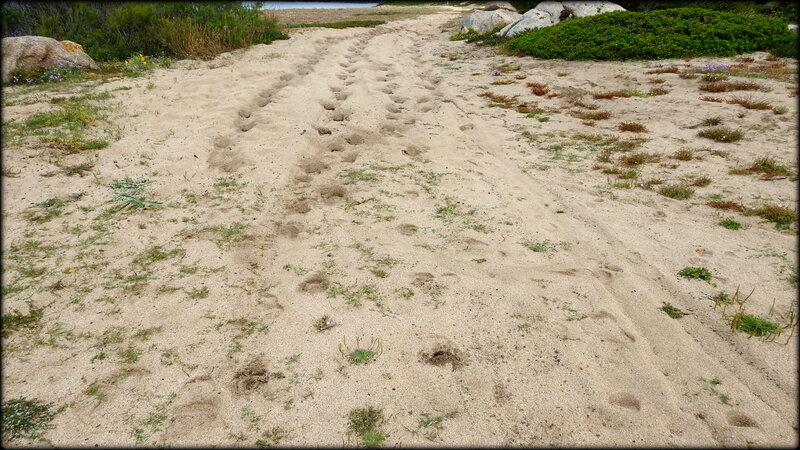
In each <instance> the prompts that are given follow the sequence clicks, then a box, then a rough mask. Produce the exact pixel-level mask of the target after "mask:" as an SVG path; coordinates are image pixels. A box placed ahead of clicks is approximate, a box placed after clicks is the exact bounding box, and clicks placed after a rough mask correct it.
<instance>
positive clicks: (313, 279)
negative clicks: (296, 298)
mask: <svg viewBox="0 0 800 450" xmlns="http://www.w3.org/2000/svg"><path fill="white" fill-rule="evenodd" d="M327 283H328V277H326V276H325V274H324V273H322V272H317V273H315V274H313V275H310V276H309V277H307V278H306V279H305V280H303V282H302V283H300V284H299V285H298V286H297V290H299V291H300V292H308V293H311V294H313V293H318V292H322V291H324V290H325V285H326V284H327Z"/></svg>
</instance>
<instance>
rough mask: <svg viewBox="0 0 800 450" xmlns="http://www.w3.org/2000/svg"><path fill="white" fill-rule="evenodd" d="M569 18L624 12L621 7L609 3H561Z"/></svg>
mask: <svg viewBox="0 0 800 450" xmlns="http://www.w3.org/2000/svg"><path fill="white" fill-rule="evenodd" d="M561 4H562V5H563V6H564V9H566V10H567V11H568V12H569V14H570V16H571V17H589V16H596V15H598V14H604V13H607V12H614V11H626V9H625V8H623V7H622V6H619V5H617V4H616V3H611V2H605V1H601V2H561Z"/></svg>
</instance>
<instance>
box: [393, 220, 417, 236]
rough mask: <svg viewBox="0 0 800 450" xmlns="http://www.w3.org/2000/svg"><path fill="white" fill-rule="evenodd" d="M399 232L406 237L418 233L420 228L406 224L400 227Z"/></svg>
mask: <svg viewBox="0 0 800 450" xmlns="http://www.w3.org/2000/svg"><path fill="white" fill-rule="evenodd" d="M397 230H398V231H400V234H402V235H404V236H411V235H413V234H414V233H416V232H417V230H418V228H417V226H416V225H412V224H410V223H404V224H402V225H398V226H397Z"/></svg>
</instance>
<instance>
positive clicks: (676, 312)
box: [659, 302, 686, 319]
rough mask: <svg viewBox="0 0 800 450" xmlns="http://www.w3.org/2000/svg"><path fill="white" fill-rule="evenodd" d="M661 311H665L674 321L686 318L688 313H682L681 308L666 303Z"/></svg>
mask: <svg viewBox="0 0 800 450" xmlns="http://www.w3.org/2000/svg"><path fill="white" fill-rule="evenodd" d="M659 309H660V310H661V311H664V312H665V313H666V314H667V315H668V316H670V317H672V318H673V319H680V318H681V317H683V316H685V315H686V313H685V312H683V311H681V310H680V309H679V308H677V307H675V306H672V305H671V304H670V303H667V302H665V303H664V304H663V305H662V306H661V308H659Z"/></svg>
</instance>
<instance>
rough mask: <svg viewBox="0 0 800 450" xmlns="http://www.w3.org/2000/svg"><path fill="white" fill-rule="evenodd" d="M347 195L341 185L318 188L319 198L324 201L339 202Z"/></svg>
mask: <svg viewBox="0 0 800 450" xmlns="http://www.w3.org/2000/svg"><path fill="white" fill-rule="evenodd" d="M346 195H347V189H346V188H345V187H344V186H342V185H341V184H336V183H334V184H328V185H325V186H322V187H320V188H319V196H320V197H322V198H323V199H325V200H341V199H343V198H344V197H345V196H346Z"/></svg>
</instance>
